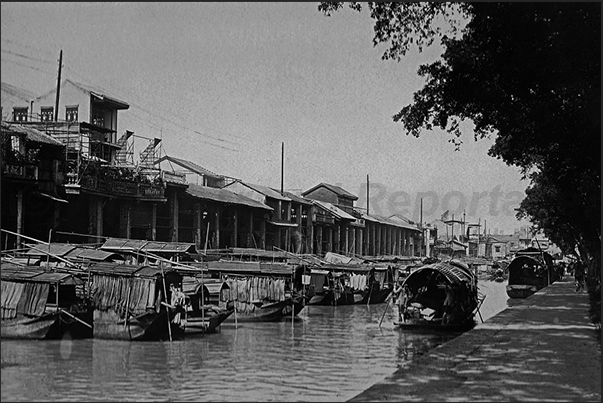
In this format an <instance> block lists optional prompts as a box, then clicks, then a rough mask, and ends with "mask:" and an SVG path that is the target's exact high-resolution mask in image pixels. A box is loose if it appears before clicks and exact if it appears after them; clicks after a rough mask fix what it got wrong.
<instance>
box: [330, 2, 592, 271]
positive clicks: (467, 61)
mask: <svg viewBox="0 0 603 403" xmlns="http://www.w3.org/2000/svg"><path fill="white" fill-rule="evenodd" d="M363 4H365V3H363ZM349 6H350V8H352V9H354V10H356V11H361V10H362V5H361V4H360V3H349ZM366 7H368V9H369V11H370V14H371V17H372V19H373V20H374V21H375V24H374V32H375V36H374V38H373V43H374V45H377V44H379V43H387V44H389V47H388V49H387V50H386V51H385V53H384V54H383V59H386V60H387V59H394V60H400V59H401V58H402V57H403V56H404V55H405V54H406V52H407V51H408V50H409V49H410V47H411V46H417V47H418V49H419V51H421V50H422V49H423V47H424V46H429V45H431V44H432V43H433V41H434V40H435V39H439V40H440V41H441V44H442V47H443V49H444V51H443V53H442V55H441V58H440V59H439V60H437V61H435V62H433V63H431V64H425V65H422V66H420V68H419V70H418V75H420V76H422V77H425V78H426V84H425V85H424V87H423V88H421V89H420V90H419V91H417V92H416V93H415V94H414V96H413V102H412V103H411V104H409V105H406V106H404V107H403V108H402V109H401V110H400V111H399V112H398V113H396V114H395V115H394V116H393V120H394V121H396V122H400V123H401V124H402V125H403V127H404V129H405V130H406V132H407V134H411V135H413V136H417V137H418V136H419V135H420V134H421V133H422V132H423V131H425V130H431V129H433V128H435V127H438V128H440V129H442V130H444V131H446V132H448V133H450V135H451V141H452V142H454V143H455V144H456V145H457V146H460V145H461V144H462V135H463V131H465V130H466V129H465V127H466V126H465V125H462V124H461V123H462V122H464V121H470V122H471V123H473V137H474V138H475V139H476V140H477V139H480V138H484V137H490V136H493V137H494V140H495V141H494V144H493V146H492V147H491V148H490V150H489V151H488V153H489V155H491V156H493V157H495V158H500V159H502V160H503V161H504V162H505V163H507V164H509V165H514V166H517V167H519V168H520V170H521V172H522V173H523V174H524V177H525V178H529V179H530V186H529V188H528V190H527V191H526V198H525V199H524V200H523V202H522V203H521V206H520V209H519V212H518V218H528V219H530V220H531V221H532V222H533V223H534V224H535V225H536V226H537V227H539V228H541V229H543V230H544V231H545V233H546V234H547V235H548V236H550V237H551V239H552V240H554V242H556V243H558V244H559V245H560V246H562V247H563V248H564V249H565V250H566V251H569V250H573V249H574V248H578V249H579V250H580V255H581V256H582V257H583V258H584V259H585V260H587V259H588V260H590V259H593V260H594V261H593V266H596V267H594V268H595V269H596V270H599V273H600V254H601V251H600V249H601V231H600V223H601V153H600V150H601V115H600V114H601V63H600V62H601V25H600V24H601V4H600V3H599V2H596V3H548V2H547V3H523V2H519V3H492V2H476V3H440V2H437V3H435V2H434V3H432V2H429V3H366ZM341 8H343V3H321V4H320V5H319V11H321V12H323V13H324V14H325V15H331V13H332V12H334V11H337V10H340V9H341Z"/></svg>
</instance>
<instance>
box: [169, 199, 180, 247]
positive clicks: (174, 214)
mask: <svg viewBox="0 0 603 403" xmlns="http://www.w3.org/2000/svg"><path fill="white" fill-rule="evenodd" d="M178 207H179V206H178V195H177V193H176V192H175V191H174V192H172V197H171V198H170V224H171V225H170V227H171V236H170V240H171V242H178V210H179V208H178Z"/></svg>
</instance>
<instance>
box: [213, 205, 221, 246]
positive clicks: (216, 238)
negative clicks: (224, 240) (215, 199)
mask: <svg viewBox="0 0 603 403" xmlns="http://www.w3.org/2000/svg"><path fill="white" fill-rule="evenodd" d="M221 214H222V208H221V207H220V206H217V207H216V219H215V222H214V248H216V249H220V215H221Z"/></svg>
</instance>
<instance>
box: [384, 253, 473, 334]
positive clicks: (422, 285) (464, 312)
mask: <svg viewBox="0 0 603 403" xmlns="http://www.w3.org/2000/svg"><path fill="white" fill-rule="evenodd" d="M401 287H402V291H401V293H400V295H399V296H398V298H401V299H402V301H401V303H400V304H399V305H398V306H399V309H401V311H402V312H401V317H402V320H401V321H396V322H394V325H396V326H397V327H399V328H402V329H431V330H446V331H457V330H466V329H469V328H471V327H472V326H474V325H475V319H474V316H475V314H476V313H477V311H478V310H479V307H480V305H481V303H482V301H483V296H481V295H480V294H479V293H478V287H477V276H476V275H475V273H473V272H472V271H471V270H470V269H469V267H468V266H467V265H466V264H465V263H462V262H460V261H457V260H448V261H444V262H439V263H433V264H429V265H425V266H422V267H419V268H418V269H416V270H414V271H413V272H412V273H411V274H410V275H409V276H408V277H406V279H404V282H403V283H402V285H401ZM447 293H451V296H452V298H451V300H452V303H451V304H450V312H448V313H447V320H443V318H444V312H445V308H444V304H445V301H446V298H447Z"/></svg>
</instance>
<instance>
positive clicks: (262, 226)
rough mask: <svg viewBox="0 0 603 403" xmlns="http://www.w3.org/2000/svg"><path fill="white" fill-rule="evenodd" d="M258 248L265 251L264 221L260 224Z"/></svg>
mask: <svg viewBox="0 0 603 403" xmlns="http://www.w3.org/2000/svg"><path fill="white" fill-rule="evenodd" d="M260 248H262V249H263V250H266V220H262V221H261V222H260Z"/></svg>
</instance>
